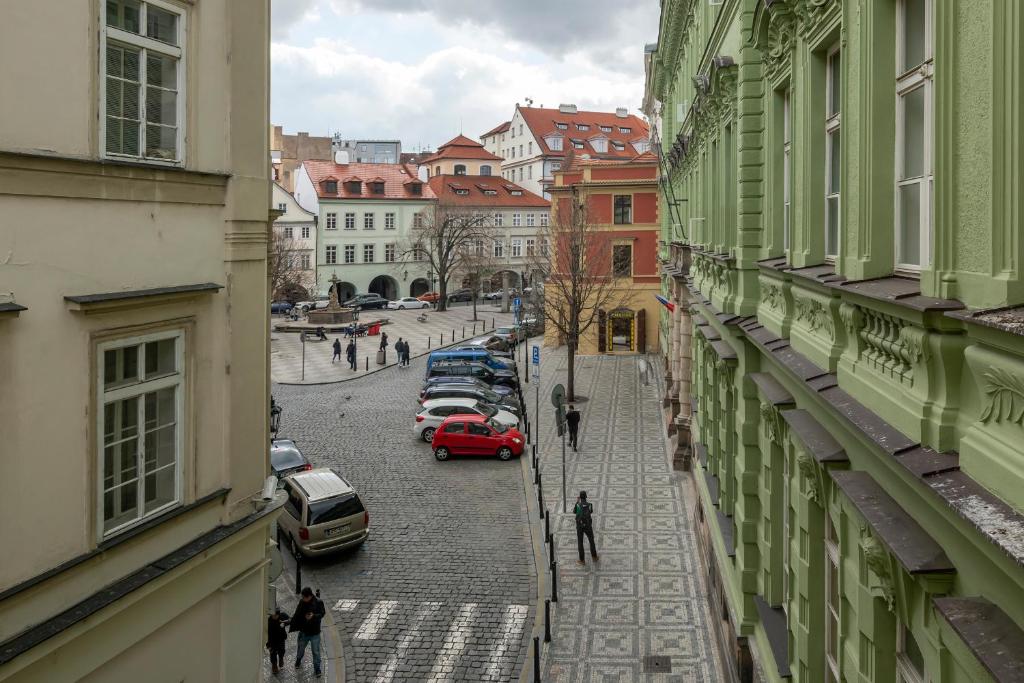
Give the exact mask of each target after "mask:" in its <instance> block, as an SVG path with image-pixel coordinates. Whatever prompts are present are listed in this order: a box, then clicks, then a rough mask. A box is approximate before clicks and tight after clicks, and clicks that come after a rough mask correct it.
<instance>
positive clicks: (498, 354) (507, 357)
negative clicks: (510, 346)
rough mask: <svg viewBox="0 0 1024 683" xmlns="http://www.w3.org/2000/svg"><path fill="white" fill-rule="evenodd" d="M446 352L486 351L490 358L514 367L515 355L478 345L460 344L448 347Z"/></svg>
mask: <svg viewBox="0 0 1024 683" xmlns="http://www.w3.org/2000/svg"><path fill="white" fill-rule="evenodd" d="M446 350H447V351H487V353H489V354H491V356H492V357H494V358H497V359H498V360H500V361H501V362H502V363H504V364H505V365H507V366H508V367H509V368H514V367H515V365H516V358H515V354H513V353H512V352H511V351H499V350H497V349H488V348H485V347H483V346H481V345H479V344H470V343H468V342H467V343H462V344H459V345H458V346H450V347H448V348H447V349H446Z"/></svg>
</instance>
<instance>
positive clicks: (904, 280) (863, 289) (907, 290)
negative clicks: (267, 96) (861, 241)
mask: <svg viewBox="0 0 1024 683" xmlns="http://www.w3.org/2000/svg"><path fill="white" fill-rule="evenodd" d="M829 285H830V286H831V287H832V288H834V289H835V290H837V291H840V292H850V293H852V294H859V295H861V296H864V297H867V298H869V299H874V300H876V301H885V302H888V303H892V304H896V305H897V306H902V307H904V308H909V309H911V310H913V311H917V312H919V313H926V312H929V311H939V312H942V311H956V310H960V309H962V308H963V307H964V305H963V304H962V303H960V302H959V301H957V300H956V299H936V298H934V297H930V296H921V282H920V281H919V280H917V279H914V278H908V277H899V276H889V277H881V278H876V279H872V280H844V281H842V282H840V281H835V282H830V283H829Z"/></svg>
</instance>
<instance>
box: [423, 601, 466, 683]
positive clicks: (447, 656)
mask: <svg viewBox="0 0 1024 683" xmlns="http://www.w3.org/2000/svg"><path fill="white" fill-rule="evenodd" d="M476 608H477V604H476V603H475V602H467V603H465V604H464V605H462V607H461V608H460V609H459V613H458V614H457V615H455V619H454V620H452V624H451V626H449V627H448V633H447V634H446V635H445V637H444V645H442V646H441V651H440V653H439V654H438V655H437V659H435V660H434V668H432V669H431V670H430V678H429V679H427V680H428V681H429V682H430V683H438V682H439V681H449V680H452V673H453V672H454V669H455V663H456V662H457V661H458V659H459V657H461V656H462V652H463V651H464V650H465V649H466V641H467V638H468V637H469V633H470V631H471V628H472V626H473V621H475V619H476Z"/></svg>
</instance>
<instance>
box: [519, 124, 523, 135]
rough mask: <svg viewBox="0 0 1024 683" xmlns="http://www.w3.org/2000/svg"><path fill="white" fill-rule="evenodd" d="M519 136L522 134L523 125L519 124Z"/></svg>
mask: <svg viewBox="0 0 1024 683" xmlns="http://www.w3.org/2000/svg"><path fill="white" fill-rule="evenodd" d="M519 134H520V135H522V134H523V124H521V123H520V124H519Z"/></svg>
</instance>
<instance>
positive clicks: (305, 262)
mask: <svg viewBox="0 0 1024 683" xmlns="http://www.w3.org/2000/svg"><path fill="white" fill-rule="evenodd" d="M312 261H313V260H312V259H311V258H309V254H303V255H302V261H301V263H302V269H303V270H309V269H310V268H312V265H313V263H312Z"/></svg>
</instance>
